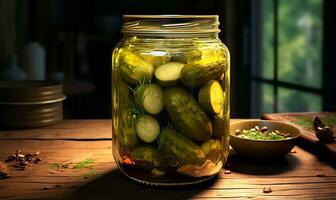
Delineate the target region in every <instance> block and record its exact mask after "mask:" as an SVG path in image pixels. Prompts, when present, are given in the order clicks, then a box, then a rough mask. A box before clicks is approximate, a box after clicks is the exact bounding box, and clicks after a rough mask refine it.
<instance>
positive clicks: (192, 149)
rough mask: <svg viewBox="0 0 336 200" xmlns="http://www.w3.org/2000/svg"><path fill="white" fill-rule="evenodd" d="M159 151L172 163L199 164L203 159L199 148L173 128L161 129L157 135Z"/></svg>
mask: <svg viewBox="0 0 336 200" xmlns="http://www.w3.org/2000/svg"><path fill="white" fill-rule="evenodd" d="M159 151H160V152H162V153H163V154H164V155H165V158H166V159H167V160H168V162H169V163H170V164H171V165H173V166H176V165H185V164H199V165H202V163H203V162H204V161H205V160H204V158H205V155H204V153H203V151H202V150H201V148H200V147H199V146H198V145H197V144H195V143H193V142H192V141H191V140H189V139H188V138H186V137H185V136H183V135H182V134H181V133H179V132H177V131H175V130H173V129H163V130H162V131H161V133H160V135H159Z"/></svg>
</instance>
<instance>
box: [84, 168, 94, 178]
mask: <svg viewBox="0 0 336 200" xmlns="http://www.w3.org/2000/svg"><path fill="white" fill-rule="evenodd" d="M96 175H97V172H96V171H94V170H91V171H89V172H88V173H86V174H84V175H83V178H93V177H95V176H96Z"/></svg>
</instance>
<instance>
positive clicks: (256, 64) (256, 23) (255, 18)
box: [250, 0, 336, 117]
mask: <svg viewBox="0 0 336 200" xmlns="http://www.w3.org/2000/svg"><path fill="white" fill-rule="evenodd" d="M263 1H265V0H255V1H253V0H252V1H251V21H250V23H251V24H250V25H251V27H250V29H251V43H250V45H251V46H250V47H251V48H250V51H251V52H250V56H251V59H250V60H251V72H250V74H251V75H250V84H251V85H252V87H251V88H252V92H251V95H250V99H251V101H250V102H251V103H250V113H251V116H252V117H256V116H261V114H263V113H262V110H261V108H262V96H261V95H262V93H261V87H262V85H265V84H268V85H270V86H272V87H273V99H274V101H273V108H272V110H273V112H275V113H276V112H278V109H279V101H278V99H279V94H278V90H279V88H284V89H293V90H297V91H300V92H308V93H311V94H316V95H320V96H321V100H322V101H321V102H322V110H326V109H328V108H331V107H332V106H331V105H330V103H331V102H332V100H331V99H335V97H333V98H332V97H330V96H332V95H330V94H329V93H328V92H326V91H325V90H326V89H327V90H329V91H330V89H328V87H326V85H328V83H326V81H325V80H328V78H331V74H330V73H325V72H326V71H328V69H326V66H327V67H328V66H329V67H328V68H330V66H331V65H326V56H325V52H326V49H325V41H326V39H328V37H329V38H330V37H331V35H332V34H330V35H329V36H328V35H326V33H327V31H328V30H326V29H325V27H326V24H325V22H326V20H325V19H326V16H327V15H326V14H327V13H326V9H327V5H326V1H329V4H330V3H332V0H325V1H323V2H322V3H323V6H322V7H323V10H322V13H323V14H322V20H323V22H322V24H323V26H322V32H323V33H322V39H323V41H322V52H321V55H322V66H321V67H322V74H321V75H322V86H321V88H314V87H309V86H304V85H300V84H294V83H289V82H286V81H281V80H279V78H278V72H279V66H278V64H279V62H278V56H279V36H278V29H279V24H278V22H279V21H278V16H279V0H272V1H273V10H274V13H273V32H274V37H273V59H274V62H273V69H274V70H273V77H272V79H268V78H263V77H261V76H256V75H255V74H261V73H260V72H261V66H262V56H261V55H262V45H261V44H262V37H263V36H262V26H263V24H262V17H263V16H262V5H263ZM266 1H269V0H266ZM330 1H331V2H330ZM333 4H335V3H333ZM329 9H330V7H329ZM329 14H331V13H329ZM333 15H335V14H333ZM328 16H329V15H328ZM329 23H330V22H329ZM327 36H328V37H327ZM259 47H260V48H259ZM328 58H329V57H328ZM329 59H330V58H329ZM329 63H330V61H329ZM335 74H336V73H335ZM329 88H330V87H329ZM333 88H335V86H334V87H333ZM333 96H335V95H333ZM334 102H335V103H336V101H334ZM335 103H334V104H335Z"/></svg>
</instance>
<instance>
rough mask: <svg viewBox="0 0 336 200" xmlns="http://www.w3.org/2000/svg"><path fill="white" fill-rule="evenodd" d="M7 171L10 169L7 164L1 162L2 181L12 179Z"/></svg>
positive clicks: (0, 176)
mask: <svg viewBox="0 0 336 200" xmlns="http://www.w3.org/2000/svg"><path fill="white" fill-rule="evenodd" d="M7 171H8V169H7V165H6V163H4V162H1V161H0V180H1V179H6V178H9V177H10V175H9V174H8V172H7Z"/></svg>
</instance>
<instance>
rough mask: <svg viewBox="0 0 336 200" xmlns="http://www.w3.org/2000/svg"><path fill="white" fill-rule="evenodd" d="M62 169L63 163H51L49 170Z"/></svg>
mask: <svg viewBox="0 0 336 200" xmlns="http://www.w3.org/2000/svg"><path fill="white" fill-rule="evenodd" d="M61 167H62V164H61V163H51V164H49V168H51V169H55V170H59V169H60V168H61Z"/></svg>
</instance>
